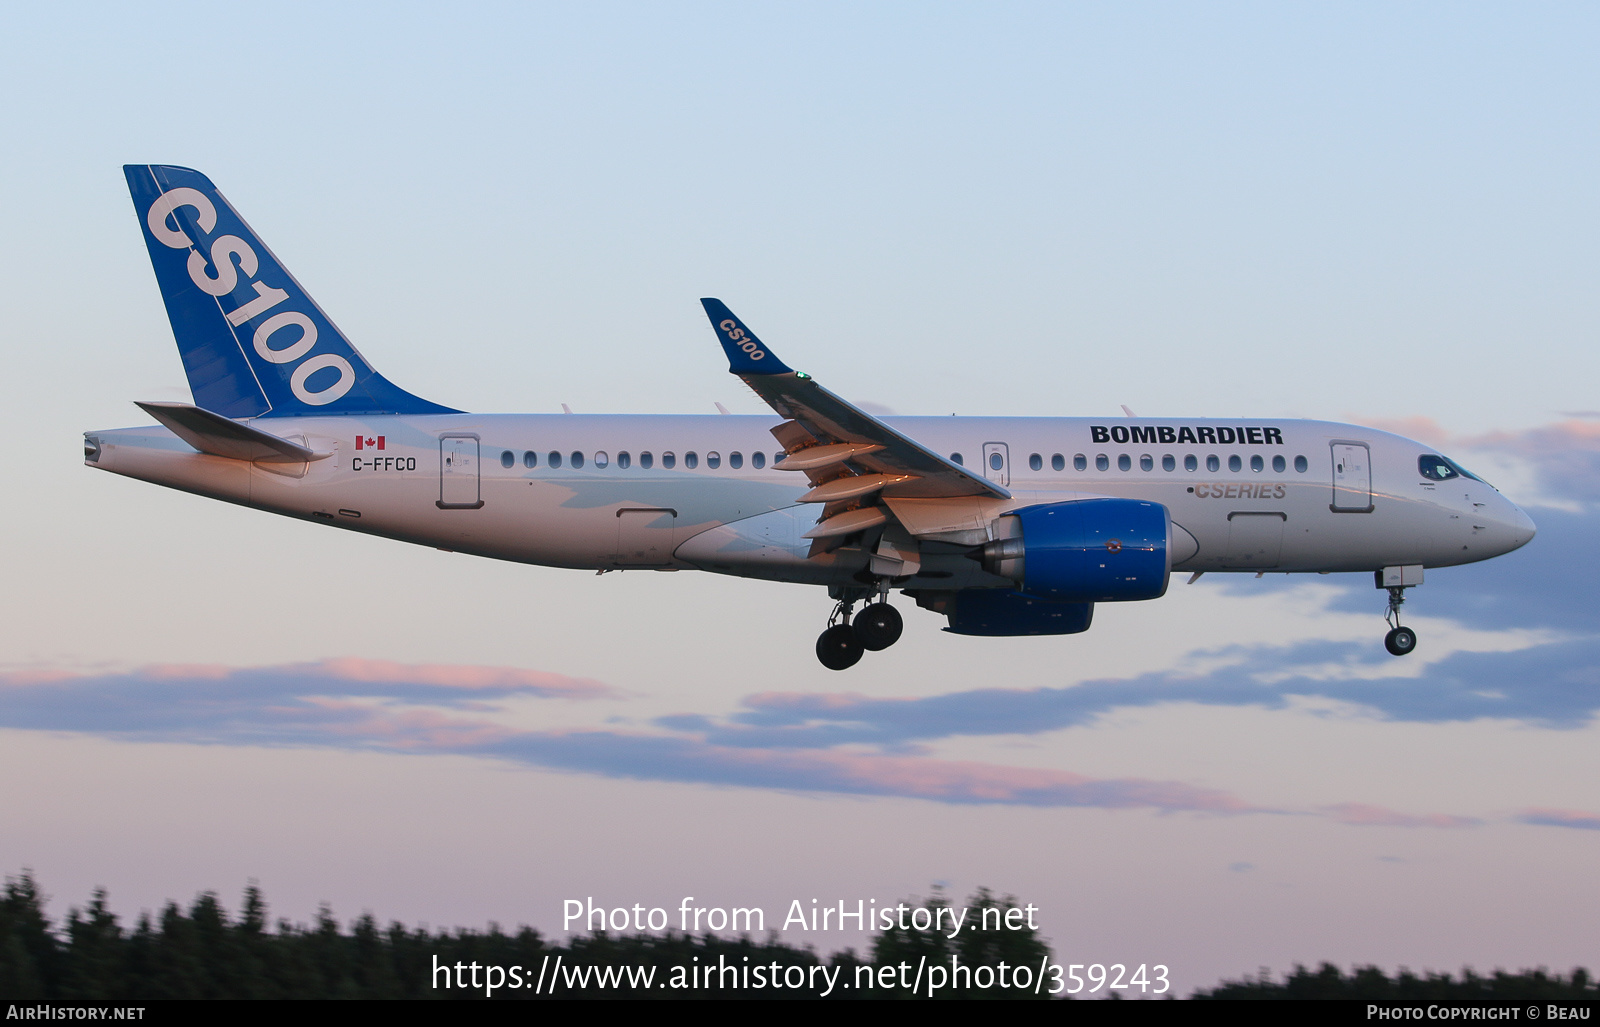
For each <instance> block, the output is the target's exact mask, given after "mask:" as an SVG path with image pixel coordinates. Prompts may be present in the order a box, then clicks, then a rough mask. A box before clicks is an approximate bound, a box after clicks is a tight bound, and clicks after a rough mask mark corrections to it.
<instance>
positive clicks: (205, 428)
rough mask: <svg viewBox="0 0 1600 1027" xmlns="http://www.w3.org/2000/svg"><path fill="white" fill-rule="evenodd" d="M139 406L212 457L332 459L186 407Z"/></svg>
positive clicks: (279, 460) (265, 460) (269, 460)
mask: <svg viewBox="0 0 1600 1027" xmlns="http://www.w3.org/2000/svg"><path fill="white" fill-rule="evenodd" d="M138 406H139V409H140V410H143V411H144V412H145V413H147V414H149V415H150V416H151V417H154V418H155V419H156V420H158V421H160V422H161V423H162V424H164V425H166V426H167V428H169V429H170V430H171V431H172V434H174V435H176V436H178V438H180V439H182V440H183V441H185V442H187V443H188V444H189V445H191V446H193V447H194V448H195V449H198V450H199V451H200V452H202V453H210V454H211V455H212V456H222V457H227V458H228V459H230V460H253V461H256V460H258V461H261V462H262V463H269V464H290V463H304V462H307V461H310V460H321V459H322V458H323V457H325V456H332V454H331V453H318V452H316V451H315V450H312V449H307V448H306V447H305V446H302V445H299V444H297V443H294V442H290V441H289V440H288V439H285V438H279V437H278V436H276V435H272V434H269V433H268V432H264V431H262V430H261V429H260V428H253V427H251V426H250V425H248V424H240V423H239V422H238V421H233V420H229V419H228V418H226V417H223V416H222V415H221V414H214V413H212V412H211V411H209V410H202V409H201V408H199V407H197V406H190V405H189V404H188V403H139V404H138Z"/></svg>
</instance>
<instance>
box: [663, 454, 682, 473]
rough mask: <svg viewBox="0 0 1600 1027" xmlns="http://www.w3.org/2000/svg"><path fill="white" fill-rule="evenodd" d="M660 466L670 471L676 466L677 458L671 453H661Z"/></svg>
mask: <svg viewBox="0 0 1600 1027" xmlns="http://www.w3.org/2000/svg"><path fill="white" fill-rule="evenodd" d="M661 466H662V467H665V468H666V469H667V470H669V471H670V470H672V468H674V467H676V466H678V458H677V457H676V456H675V455H673V454H672V453H662V454H661Z"/></svg>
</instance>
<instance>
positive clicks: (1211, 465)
mask: <svg viewBox="0 0 1600 1027" xmlns="http://www.w3.org/2000/svg"><path fill="white" fill-rule="evenodd" d="M1206 470H1208V471H1220V470H1222V461H1221V460H1218V459H1217V457H1216V454H1215V453H1213V454H1212V455H1211V456H1208V457H1206Z"/></svg>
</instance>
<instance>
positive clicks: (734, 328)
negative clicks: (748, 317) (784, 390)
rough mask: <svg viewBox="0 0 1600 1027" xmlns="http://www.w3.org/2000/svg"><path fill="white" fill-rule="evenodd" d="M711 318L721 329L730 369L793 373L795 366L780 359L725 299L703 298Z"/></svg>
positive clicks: (749, 372)
mask: <svg viewBox="0 0 1600 1027" xmlns="http://www.w3.org/2000/svg"><path fill="white" fill-rule="evenodd" d="M700 305H701V306H703V307H705V308H706V316H707V317H709V318H711V327H713V328H715V329H716V330H717V339H718V340H719V341H721V343H722V348H723V349H724V350H726V351H727V354H728V370H729V371H731V372H733V373H734V374H792V373H794V368H792V367H790V366H789V365H787V364H785V363H784V362H783V361H781V360H779V359H778V355H777V354H776V353H774V352H772V350H770V349H768V348H767V347H766V346H765V345H764V344H763V343H762V342H761V340H760V339H758V338H756V335H755V333H754V332H752V331H751V330H750V329H748V328H746V327H745V326H744V322H743V321H741V320H739V319H738V318H737V317H734V316H733V311H731V310H729V309H728V305H727V304H726V303H724V302H722V301H721V300H714V299H703V300H701V301H700Z"/></svg>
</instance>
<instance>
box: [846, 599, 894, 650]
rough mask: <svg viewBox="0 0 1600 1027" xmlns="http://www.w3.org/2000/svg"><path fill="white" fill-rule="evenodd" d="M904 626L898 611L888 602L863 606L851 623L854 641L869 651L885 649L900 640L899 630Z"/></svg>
mask: <svg viewBox="0 0 1600 1027" xmlns="http://www.w3.org/2000/svg"><path fill="white" fill-rule="evenodd" d="M905 627H906V622H905V621H903V620H901V619H900V611H899V610H896V609H895V608H894V607H892V606H890V605H889V604H888V603H872V604H871V605H869V606H866V607H863V608H862V610H861V612H860V613H858V614H856V619H855V621H854V623H852V624H851V628H853V629H854V631H855V633H856V641H857V642H860V643H861V648H863V649H867V650H869V651H871V652H878V651H879V650H881V649H887V648H889V647H890V646H891V645H894V644H895V643H896V642H898V641H900V632H902V631H904V630H905Z"/></svg>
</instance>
